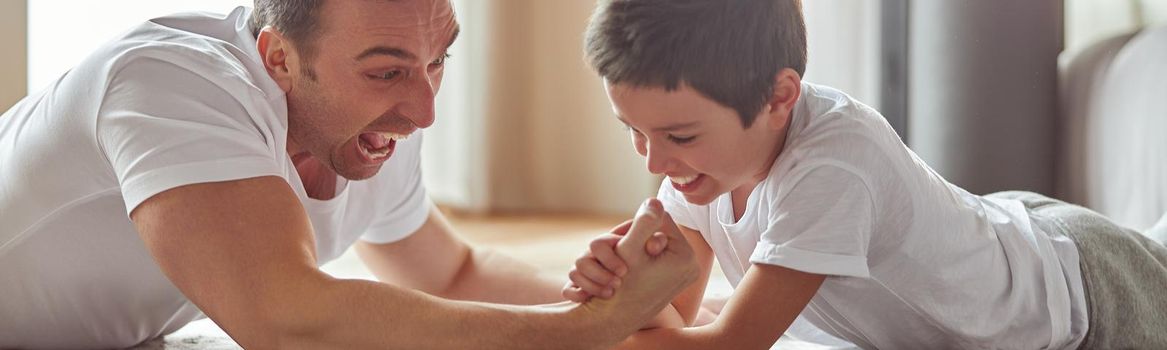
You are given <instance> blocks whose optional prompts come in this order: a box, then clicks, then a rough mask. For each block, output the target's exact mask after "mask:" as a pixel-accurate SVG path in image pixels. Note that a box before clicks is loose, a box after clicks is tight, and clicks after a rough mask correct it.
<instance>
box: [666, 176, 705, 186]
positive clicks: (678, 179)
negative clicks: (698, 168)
mask: <svg viewBox="0 0 1167 350" xmlns="http://www.w3.org/2000/svg"><path fill="white" fill-rule="evenodd" d="M697 176H700V175H693V176H669V181H672V182H673V183H675V184H678V185H688V184H689V183H690V182H693V180H696V179H697Z"/></svg>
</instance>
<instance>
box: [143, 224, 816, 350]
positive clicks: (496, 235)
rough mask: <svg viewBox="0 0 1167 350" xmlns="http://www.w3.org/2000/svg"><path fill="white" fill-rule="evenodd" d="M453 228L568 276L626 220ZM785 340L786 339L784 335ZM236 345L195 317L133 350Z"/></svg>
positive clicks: (361, 273)
mask: <svg viewBox="0 0 1167 350" xmlns="http://www.w3.org/2000/svg"><path fill="white" fill-rule="evenodd" d="M449 218H450V223H451V225H452V226H453V227H454V228H455V230H456V231H457V232H458V233H459V234H460V235H462V236H463V237H465V238H466V239H467V240H468V241H470V242H472V243H474V244H475V245H477V246H482V247H490V248H492V249H497V250H499V251H501V252H504V253H506V254H508V255H511V256H513V257H515V258H517V259H520V260H522V261H527V262H529V263H531V264H534V265H536V266H540V267H542V268H544V269H546V270H547V271H552V272H555V273H562V274H563V275H564V276H566V274H567V271H568V270H570V268H571V265H572V262H573V261H574V260H575V258H576V257H578V256H579V255H580V253H582V252H583V249H584V248H585V247H587V242H589V241H590V240H591V239H592V238H593V237H595V236H598V235H600V234H602V233H604V232H606V231H607V230H608V229H609V228H611V227H613V226H615V225H617V224H619V223H620V222H622V221H623V220H624V218H620V217H584V216H523V215H513V216H489V217H485V216H470V215H457V214H450V215H449ZM321 269H322V270H324V271H325V272H327V273H329V274H331V275H333V276H336V277H341V278H364V279H374V277H373V275H372V274H371V273H370V272H369V271H368V270H367V269H366V268H365V266H364V264H362V263H361V262H360V260H359V259H358V258H357V256H356V254H355V253H354V252H353V251H352V250H351V249H350V250H349V251H347V252H345V253H344V255H342V256H341V257H340V258H338V259H337V260H335V261H332V262H329V263H328V264H326V265H324V266H323V267H322V268H321ZM730 291H731V289H730V286H729V283H728V282H726V280H725V276H724V275H722V273H721V269H720V268H719V267H717V266H714V268H713V276H711V278H710V283H709V287H708V292H707V294H708V295H728V294H729V292H730ZM784 339H785V338H784ZM784 342H785V343H787V344H785V345H795V346H794V347H793V348H796V349H829V347H822V346H817V345H814V344H809V343H799V342H796V341H795V342H791V341H789V340H783V341H779V344H776V345H781V344H783V343H784ZM163 349H167V350H175V349H180V350H234V349H239V346H238V345H236V344H235V343H234V342H233V341H231V339H230V338H229V337H227V335H226V333H224V332H223V331H222V330H221V329H219V327H218V326H216V325H215V324H214V323H213V322H211V321H210V320H209V319H204V320H200V321H195V322H192V323H191V324H189V325H187V326H186V327H184V328H182V329H180V330H179V331H178V332H176V333H174V334H171V335H168V336H167V337H166V338H165V339H158V340H155V341H152V342H148V343H146V344H143V345H140V346H138V347H135V348H133V350H163Z"/></svg>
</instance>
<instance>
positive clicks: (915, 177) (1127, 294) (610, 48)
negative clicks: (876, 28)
mask: <svg viewBox="0 0 1167 350" xmlns="http://www.w3.org/2000/svg"><path fill="white" fill-rule="evenodd" d="M586 51H587V55H588V59H589V63H590V64H591V66H592V67H593V68H594V69H596V71H597V72H598V73H599V75H600V76H602V77H603V78H604V81H605V87H606V89H607V92H608V96H609V98H610V99H611V102H612V105H613V109H614V110H615V112H616V113H617V115H618V117H619V118H620V120H621V121H622V122H623V123H625V124H626V125H627V126H628V127H629V129H630V133H631V136H632V142H633V145H634V146H635V148H636V151H637V152H638V153H640V154H641V155H643V156H645V157H646V158H647V165H648V170H649V171H650V172H652V173H654V174H663V175H665V176H667V179H666V180H665V181H664V183H663V184H662V186H661V188H660V192H659V194H658V197H659V198H660V199H661V201H662V202H663V203H664V205H665V208H666V210H667V211H668V212H669V213H670V214H671V215H672V216H673V218H674V219H675V221H676V223H677V224H678V226H679V228H680V230H681V231H682V232H683V233H684V234H685V235H686V237H687V238H688V240H689V243H690V244H691V245H692V246H693V248H694V249H695V251H697V254H695V255H696V256H697V258H698V259H699V261H698V262H699V264H700V266H702V267H703V272H704V273H705V278H702V279H700V280H699V281H698V282H697V283H695V284H693V285H692V286H691V287H689V289H688V290H686V291H685V292H684V293H682V294H681V295H680V296H678V297H677V298H676V299H675V300H674V302H673V304H672V306H673V308H672V309H671V310H672V314H662V317H661V318H658V320H661V324H668V320H670V319H671V320H678V321H674V323H673V325H674V326H677V325H678V323H683V325H684V326H689V328H656V329H651V330H646V331H642V332H640V333H638V334H636V335H634V336H633V337H632V338H629V339H628V340H627V341H626V342H625V343H624V344H622V346H626V347H629V348H654V349H760V348H768V347H769V346H770V345H771V344H773V343H774V342H775V340H777V339H778V337H779V336H780V335H781V334H783V332H784V331H785V330H786V329H787V328H788V327H789V326H790V324H791V323H792V322H793V320H795V318H796V317H797V316H799V315H800V314H801V315H802V316H803V317H805V318H806V319H807V320H808V321H810V322H811V323H812V324H814V325H815V326H817V327H818V328H820V329H822V330H823V331H825V332H827V333H829V334H831V335H834V336H836V337H838V338H842V339H845V340H847V341H850V342H852V343H854V344H855V345H857V346H859V347H862V348H867V349H871V348H886V349H902V348H924V349H936V348H1016V349H1038V348H1055V349H1064V348H1077V347H1083V348H1105V349H1109V348H1131V347H1136V348H1167V332H1165V331H1164V330H1167V317H1162V315H1163V314H1164V312H1167V293H1162V291H1163V290H1165V288H1167V267H1165V265H1167V248H1164V246H1163V245H1162V243H1161V242H1155V241H1153V240H1150V239H1148V238H1146V237H1144V236H1142V235H1140V234H1139V233H1137V232H1134V231H1131V230H1129V229H1125V228H1122V227H1119V226H1117V225H1115V224H1113V223H1111V222H1110V221H1108V220H1107V219H1106V218H1104V217H1102V216H1100V215H1098V214H1096V213H1094V212H1091V211H1089V210H1086V209H1084V208H1081V207H1076V206H1072V205H1069V204H1066V203H1063V202H1059V201H1056V200H1053V199H1049V198H1045V197H1042V196H1041V195H1037V194H1032V193H1023V192H1008V193H998V194H992V195H988V196H977V195H974V194H971V193H969V192H967V191H965V190H963V189H961V188H959V187H957V186H955V185H953V184H951V183H948V182H947V181H945V180H944V178H942V177H941V176H940V175H938V174H937V173H936V172H935V171H933V170H932V169H931V168H929V167H928V166H927V165H926V164H924V162H923V161H921V160H920V159H919V158H918V157H917V156H916V155H915V154H914V153H912V151H911V150H909V149H908V148H907V147H906V146H905V145H904V144H903V143H901V141H900V139H899V137H898V136H897V135H896V133H895V132H894V131H893V130H892V128H891V127H889V125H888V124H887V122H886V121H885V120H884V118H883V117H882V116H880V114H879V113H878V112H877V111H875V110H873V109H871V108H870V107H867V106H866V105H863V104H862V103H859V102H858V101H855V100H853V99H852V98H850V97H849V96H847V95H846V94H844V93H842V92H840V91H838V90H834V89H831V88H828V87H824V86H819V85H815V84H811V83H807V82H803V81H801V75H802V74H803V71H804V67H805V65H806V35H805V28H804V24H803V19H802V15H801V4H800V2H799V1H798V0H684V1H679V0H611V1H605V2H603V3H602V4H601V5H600V7H599V9H598V10H597V12H596V14H595V15H594V17H593V18H592V21H591V24H590V26H589V28H588V32H587V38H586ZM612 241H614V240H613V239H612V238H611V237H608V238H600V239H598V240H597V241H596V242H594V244H593V245H592V246H591V247H592V248H591V251H590V252H589V253H588V254H585V257H584V258H582V259H580V260H579V261H578V262H577V264H576V269H575V270H574V271H573V272H572V274H571V278H572V281H573V283H575V286H570V287H569V288H567V289H565V291H564V294H565V295H566V296H568V297H569V298H572V299H575V300H582V299H585V298H588V297H591V296H593V295H595V296H601V297H603V296H607V295H611V294H612V293H613V292H616V291H618V289H619V284H620V278H619V273H618V272H620V271H622V270H623V268H622V266H623V265H622V263H621V261H620V259H619V258H618V257H617V256H616V255H615V254H614V253H612V252H611V248H610V247H611V245H612ZM712 256H716V258H717V260H718V262H720V264H721V266H722V268H723V269H724V272H725V275H726V277H727V278H728V279H729V282H730V284H731V285H732V286H733V287H734V289H735V291H734V295H733V296H732V297H731V299H730V300H729V301H728V303H727V304H726V306H725V308H724V309H723V310H722V312H721V313H720V315H718V316H717V318H716V320H714V321H713V322H712V323H710V324H707V325H701V326H696V327H694V325H695V323H694V320H695V314H696V313H697V309H698V303H699V302H700V300H701V295H702V294H703V292H704V287H705V285H704V282H705V281H706V280H707V279H708V273H709V269H710V266H711V260H712Z"/></svg>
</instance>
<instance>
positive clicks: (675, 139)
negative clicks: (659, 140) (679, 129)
mask: <svg viewBox="0 0 1167 350" xmlns="http://www.w3.org/2000/svg"><path fill="white" fill-rule="evenodd" d="M668 138H669V141H672V142H673V143H676V144H678V145H683V144H686V143H690V142H693V140H694V139H696V138H697V136H687V137H680V136H675V135H669V136H668Z"/></svg>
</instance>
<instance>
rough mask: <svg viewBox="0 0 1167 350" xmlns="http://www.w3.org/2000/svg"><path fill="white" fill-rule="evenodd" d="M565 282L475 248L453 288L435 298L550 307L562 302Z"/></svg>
mask: <svg viewBox="0 0 1167 350" xmlns="http://www.w3.org/2000/svg"><path fill="white" fill-rule="evenodd" d="M565 282H566V279H564V278H556V277H552V275H550V274H547V273H545V272H542V271H540V270H539V269H538V268H536V267H534V266H532V265H530V264H527V263H524V262H521V261H519V260H517V259H514V258H512V257H510V256H507V255H506V254H501V253H499V252H498V251H495V250H493V249H484V248H474V249H471V250H470V253H469V254H468V256H467V258H466V259H465V260H464V262H463V263H462V266H461V267H460V268H459V271H458V273H457V276H456V277H455V278H453V280H452V281H451V285H450V286H449V287H448V288H447V289H446V290H444V291H440V292H436V293H434V295H437V296H440V297H443V298H448V299H458V300H473V301H483V302H491V303H504V304H518V305H533V304H548V303H555V302H560V301H563V296H562V294H561V293H560V290H561V289H562V288H563V284H564V283H565Z"/></svg>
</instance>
